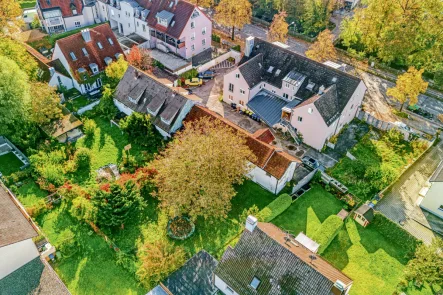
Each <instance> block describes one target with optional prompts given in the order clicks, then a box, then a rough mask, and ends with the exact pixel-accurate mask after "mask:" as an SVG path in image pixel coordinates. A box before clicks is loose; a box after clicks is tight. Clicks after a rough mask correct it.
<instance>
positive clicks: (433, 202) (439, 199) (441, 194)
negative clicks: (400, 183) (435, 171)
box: [420, 182, 443, 219]
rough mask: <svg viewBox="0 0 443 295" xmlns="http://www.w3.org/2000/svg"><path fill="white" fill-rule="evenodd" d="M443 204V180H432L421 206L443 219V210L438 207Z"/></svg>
mask: <svg viewBox="0 0 443 295" xmlns="http://www.w3.org/2000/svg"><path fill="white" fill-rule="evenodd" d="M442 205H443V182H432V184H431V187H430V188H429V190H428V192H427V194H426V196H425V197H424V199H423V201H421V203H420V207H421V208H423V209H425V210H426V211H429V212H430V213H432V214H434V215H436V216H438V217H440V218H442V219H443V211H442V210H439V209H438V208H439V207H440V206H442Z"/></svg>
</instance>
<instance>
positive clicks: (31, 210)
mask: <svg viewBox="0 0 443 295" xmlns="http://www.w3.org/2000/svg"><path fill="white" fill-rule="evenodd" d="M48 209H49V207H48V205H47V204H46V202H45V200H39V201H38V203H37V204H35V205H33V206H31V207H28V208H26V212H28V214H29V216H31V217H32V218H36V217H37V216H39V215H41V214H43V213H45V212H46V211H47V210H48Z"/></svg>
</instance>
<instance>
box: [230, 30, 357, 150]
mask: <svg viewBox="0 0 443 295" xmlns="http://www.w3.org/2000/svg"><path fill="white" fill-rule="evenodd" d="M365 91H366V86H365V85H364V83H363V81H361V80H360V79H359V78H357V77H354V76H352V75H349V74H347V73H345V72H343V71H341V70H338V69H335V68H333V67H330V66H328V65H325V64H322V63H318V62H316V61H313V60H311V59H309V58H307V57H304V56H302V55H299V54H297V53H294V52H292V51H290V50H288V49H286V48H283V47H281V46H279V45H278V44H273V43H269V42H267V41H264V40H261V39H257V38H254V37H249V38H247V39H246V49H245V53H244V57H243V59H242V60H241V61H240V64H239V66H238V68H236V69H235V70H233V71H231V72H230V73H228V74H226V75H225V77H224V89H223V100H224V101H225V102H226V103H229V104H232V105H235V106H236V107H238V108H239V109H243V110H244V109H248V110H251V111H253V112H254V113H255V114H256V115H258V116H259V117H260V119H261V120H263V121H264V122H265V123H266V124H268V125H269V126H270V127H272V128H278V129H282V130H284V131H289V132H290V134H291V135H292V136H293V137H294V138H296V139H297V138H298V139H300V137H301V138H302V140H303V141H304V142H305V143H306V144H308V145H310V146H312V147H313V148H315V149H317V150H321V149H322V148H323V146H324V145H325V143H326V142H327V140H328V139H329V138H331V137H332V136H334V135H335V134H338V133H339V132H340V130H341V129H342V128H343V126H344V125H345V124H347V123H349V122H350V121H351V120H352V119H353V118H354V117H355V115H356V113H357V111H358V108H359V107H360V105H361V103H362V100H363V96H364V94H365Z"/></svg>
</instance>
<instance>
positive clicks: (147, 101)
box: [115, 66, 187, 133]
mask: <svg viewBox="0 0 443 295" xmlns="http://www.w3.org/2000/svg"><path fill="white" fill-rule="evenodd" d="M115 99H117V100H118V101H119V102H121V103H122V104H124V105H125V106H127V107H128V108H130V109H131V110H133V111H136V112H139V113H145V114H146V113H149V114H150V115H151V117H152V119H153V123H154V125H156V126H157V127H158V128H160V129H162V130H164V131H165V132H167V133H169V131H170V129H171V128H172V126H174V122H175V120H176V119H177V117H178V114H179V113H180V111H181V109H182V108H183V107H184V105H185V104H186V102H187V98H186V97H185V96H183V95H181V94H179V93H177V92H176V91H175V90H174V89H172V88H170V87H168V86H166V85H164V84H163V83H161V82H159V81H157V79H155V78H154V77H151V76H149V75H148V74H146V73H144V72H142V71H139V70H137V69H135V68H134V67H132V66H129V67H128V69H127V70H126V73H125V75H124V76H123V78H122V79H121V80H120V82H119V84H118V86H117V90H116V92H115Z"/></svg>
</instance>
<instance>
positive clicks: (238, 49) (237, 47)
mask: <svg viewBox="0 0 443 295" xmlns="http://www.w3.org/2000/svg"><path fill="white" fill-rule="evenodd" d="M231 49H233V50H235V51H238V52H241V47H240V45H235V46H232V48H231Z"/></svg>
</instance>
